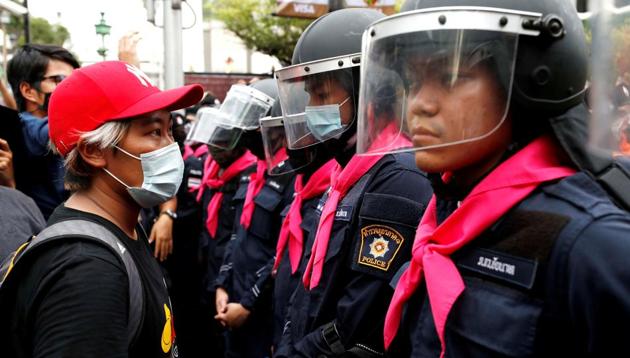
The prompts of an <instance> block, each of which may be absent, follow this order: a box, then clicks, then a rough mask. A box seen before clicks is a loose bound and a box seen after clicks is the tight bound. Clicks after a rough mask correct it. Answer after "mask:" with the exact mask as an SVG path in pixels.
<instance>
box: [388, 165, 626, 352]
mask: <svg viewBox="0 0 630 358" xmlns="http://www.w3.org/2000/svg"><path fill="white" fill-rule="evenodd" d="M456 207H457V205H456V204H454V203H452V202H450V203H449V202H445V201H441V202H440V200H439V198H438V206H437V208H438V220H439V221H443V220H444V219H445V218H446V217H447V216H448V215H449V214H450V213H452V212H453V211H454V210H455V208H456ZM629 228H630V215H628V213H627V212H624V211H622V210H620V209H619V208H617V207H616V206H615V205H613V204H612V203H611V201H610V199H609V198H608V196H607V194H606V192H604V190H603V189H602V188H601V187H600V186H599V185H598V184H597V183H596V182H595V181H594V180H593V179H592V178H591V177H590V176H589V175H587V174H586V173H583V172H579V173H577V174H575V175H572V176H570V177H567V178H565V179H564V180H562V181H560V182H557V183H553V184H547V185H543V186H541V187H539V188H538V189H537V190H536V191H534V192H533V193H532V194H531V195H530V196H529V197H527V198H526V199H525V200H523V201H522V202H520V203H519V204H518V205H517V206H516V207H515V208H513V209H512V210H511V211H510V212H508V213H507V214H506V215H504V216H503V217H502V218H501V219H500V220H499V221H498V222H497V223H496V224H495V225H493V226H492V227H491V228H490V229H488V230H486V231H485V232H484V233H483V234H482V235H481V236H480V237H478V238H476V239H475V240H473V241H472V242H471V243H470V244H468V245H467V246H465V247H464V248H462V249H461V250H460V251H458V252H456V253H455V254H454V255H453V256H452V259H453V261H454V262H455V264H456V265H457V267H458V270H459V272H460V274H461V276H462V278H463V280H464V283H465V286H466V289H465V291H464V292H463V294H462V295H461V296H460V297H459V299H458V300H457V301H456V302H455V305H454V306H453V308H452V310H451V312H450V314H449V316H448V319H447V321H446V328H445V333H444V335H445V354H446V356H447V357H462V356H465V357H494V356H569V357H575V356H584V355H586V354H589V353H590V354H593V353H598V354H603V353H605V352H608V353H610V354H611V355H614V356H626V355H628V354H629V353H630V348H629V347H628V345H627V344H626V343H625V340H626V339H627V337H628V336H629V335H630V326H628V324H626V323H625V322H623V323H622V322H619V321H618V320H617V319H618V317H628V316H630V300H628V297H630V285H629V284H628V282H630V271H629V270H628V269H627V258H628V253H630V240H627V239H626V236H627V233H628V229H629ZM409 302H413V305H409V306H407V308H406V312H405V313H404V316H403V320H402V323H401V327H400V330H399V333H398V335H397V338H396V340H395V341H394V344H393V346H392V349H391V354H392V356H397V357H438V356H439V355H440V351H441V347H440V342H439V339H438V336H437V333H436V330H435V326H434V323H433V317H432V313H431V310H430V307H429V302H428V299H427V296H426V286H424V285H422V286H421V288H420V289H418V291H417V292H416V293H415V295H414V296H413V297H412V298H411V299H410V300H409Z"/></svg>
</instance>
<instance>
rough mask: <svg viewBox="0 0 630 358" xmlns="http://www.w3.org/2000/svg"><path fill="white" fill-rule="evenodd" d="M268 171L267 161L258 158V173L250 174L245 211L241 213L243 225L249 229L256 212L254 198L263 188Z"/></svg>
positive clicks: (244, 205)
mask: <svg viewBox="0 0 630 358" xmlns="http://www.w3.org/2000/svg"><path fill="white" fill-rule="evenodd" d="M266 171H267V162H265V161H264V160H258V163H257V164H256V173H252V174H251V175H250V177H249V178H250V180H249V184H248V185H247V194H246V195H245V204H243V212H242V213H241V225H243V227H244V228H245V229H249V224H250V223H251V222H252V215H253V214H254V207H255V206H256V205H255V203H254V198H255V197H256V195H258V193H260V191H261V190H262V188H263V185H264V184H265V172H266Z"/></svg>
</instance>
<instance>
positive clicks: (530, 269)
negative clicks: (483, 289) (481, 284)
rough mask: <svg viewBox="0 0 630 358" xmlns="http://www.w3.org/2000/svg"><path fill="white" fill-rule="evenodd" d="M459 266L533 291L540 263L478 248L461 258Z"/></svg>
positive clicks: (458, 261)
mask: <svg viewBox="0 0 630 358" xmlns="http://www.w3.org/2000/svg"><path fill="white" fill-rule="evenodd" d="M456 263H457V265H458V266H460V267H463V268H465V269H468V270H471V271H474V272H477V273H479V274H482V275H487V276H491V277H494V278H496V279H499V280H502V281H506V282H510V283H512V284H514V285H517V286H520V287H523V288H527V289H531V288H532V287H533V286H534V280H535V279H536V271H537V268H538V262H537V261H536V260H531V259H525V258H521V257H516V256H512V255H508V254H505V253H502V252H498V251H494V250H488V249H483V248H476V249H474V250H472V251H471V252H470V253H469V254H467V255H465V256H463V257H461V258H459V259H458V260H457V261H456Z"/></svg>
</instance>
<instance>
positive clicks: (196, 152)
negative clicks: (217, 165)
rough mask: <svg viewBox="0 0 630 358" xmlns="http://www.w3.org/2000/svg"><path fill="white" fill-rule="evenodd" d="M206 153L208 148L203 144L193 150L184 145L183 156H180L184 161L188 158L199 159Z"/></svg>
mask: <svg viewBox="0 0 630 358" xmlns="http://www.w3.org/2000/svg"><path fill="white" fill-rule="evenodd" d="M206 153H208V146H207V145H205V144H201V145H199V147H197V149H193V148H192V147H191V146H190V145H188V144H185V145H184V154H182V158H183V159H184V160H186V159H188V158H189V157H191V156H193V157H197V158H199V157H201V156H202V155H204V154H206Z"/></svg>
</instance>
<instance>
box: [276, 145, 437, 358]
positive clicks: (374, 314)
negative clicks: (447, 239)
mask: <svg viewBox="0 0 630 358" xmlns="http://www.w3.org/2000/svg"><path fill="white" fill-rule="evenodd" d="M431 195H432V190H431V187H430V183H429V181H428V180H427V178H426V176H425V175H424V174H422V173H421V172H420V171H418V169H417V168H416V166H415V163H414V157H413V155H412V154H409V153H403V154H394V155H385V156H384V157H383V158H381V159H380V160H379V161H378V162H377V163H376V164H375V165H374V166H373V167H372V168H371V169H370V170H369V171H368V173H367V174H365V175H364V176H363V177H361V178H360V179H359V181H358V182H357V183H356V184H355V185H354V186H353V187H352V188H351V189H350V191H349V192H348V193H347V194H346V195H345V197H344V198H343V199H342V200H341V201H340V203H339V205H338V206H337V211H336V213H335V219H334V223H333V226H332V232H331V236H330V242H329V247H328V251H327V253H326V258H325V264H324V268H323V273H322V277H321V280H320V282H319V285H318V286H317V287H315V288H314V289H313V290H310V291H309V290H307V289H305V288H304V286H303V285H302V284H300V285H298V286H297V288H296V290H295V293H294V294H293V297H292V299H291V307H290V308H289V312H288V314H287V321H286V323H285V328H284V333H283V337H282V340H281V342H280V345H279V346H278V349H277V356H278V357H296V356H300V357H319V356H336V355H343V354H346V352H351V353H354V354H357V355H359V356H380V355H382V353H383V351H384V349H383V339H382V335H383V333H382V332H383V321H384V317H385V312H386V309H387V303H388V302H389V299H390V298H391V295H392V293H393V289H392V288H390V287H389V281H390V279H391V277H392V276H393V275H394V273H396V271H397V270H398V268H399V267H400V266H401V265H402V264H403V263H404V262H405V261H407V260H409V257H410V252H411V246H412V242H413V238H414V233H415V228H416V226H417V224H418V222H419V220H420V217H421V215H422V213H423V211H424V209H425V207H426V204H427V203H428V201H429V199H430V197H431ZM325 199H326V195H325V196H324V198H323V199H322V201H321V202H320V204H319V212H318V214H321V209H322V208H323V206H324V202H325ZM318 222H319V220H315V221H313V222H311V223H310V225H308V226H306V223H304V224H305V225H304V228H305V230H306V231H307V232H308V237H307V238H306V239H305V241H306V242H305V247H304V257H303V259H302V262H301V265H300V266H301V267H300V271H301V272H304V270H305V267H306V263H307V261H308V257H310V255H311V249H312V245H313V242H314V240H315V234H316V231H317V226H318ZM304 258H306V259H304Z"/></svg>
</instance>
